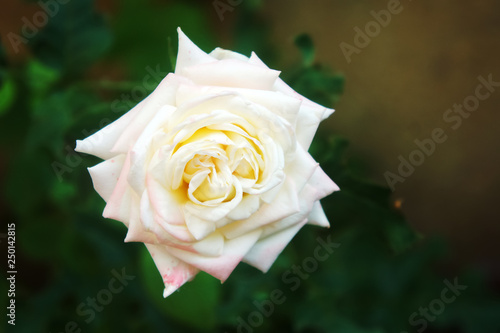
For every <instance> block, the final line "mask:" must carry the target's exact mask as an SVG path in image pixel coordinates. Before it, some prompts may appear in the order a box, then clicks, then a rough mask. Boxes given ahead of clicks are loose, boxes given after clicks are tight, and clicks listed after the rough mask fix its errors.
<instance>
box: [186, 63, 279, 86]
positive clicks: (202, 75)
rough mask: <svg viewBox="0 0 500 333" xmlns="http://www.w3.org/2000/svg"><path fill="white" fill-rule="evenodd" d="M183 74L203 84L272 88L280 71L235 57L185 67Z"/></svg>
mask: <svg viewBox="0 0 500 333" xmlns="http://www.w3.org/2000/svg"><path fill="white" fill-rule="evenodd" d="M182 75H183V76H185V77H187V78H189V79H191V80H192V81H193V82H195V83H197V84H202V85H212V86H222V87H235V88H250V89H262V90H270V89H272V87H273V86H274V84H275V82H276V80H277V79H278V76H279V75H280V72H279V71H275V70H272V69H268V68H263V67H261V66H257V65H254V64H251V63H248V62H244V61H241V60H235V59H226V60H220V61H217V62H213V63H208V64H201V65H196V66H190V67H185V68H184V69H183V71H182Z"/></svg>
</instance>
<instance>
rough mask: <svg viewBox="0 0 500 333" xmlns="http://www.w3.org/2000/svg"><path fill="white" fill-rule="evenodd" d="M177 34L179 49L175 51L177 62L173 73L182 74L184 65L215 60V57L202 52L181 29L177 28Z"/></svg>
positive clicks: (188, 65)
mask: <svg viewBox="0 0 500 333" xmlns="http://www.w3.org/2000/svg"><path fill="white" fill-rule="evenodd" d="M177 32H178V34H179V49H178V51H177V62H176V64H175V74H181V75H182V74H183V71H184V69H185V68H186V67H190V66H194V65H200V64H205V63H209V62H214V61H216V59H215V58H213V57H211V56H209V55H208V54H206V53H205V52H203V51H202V50H201V49H200V48H199V47H198V46H196V44H194V43H193V42H192V41H191V40H190V39H189V38H188V37H187V36H186V35H185V34H184V33H183V32H182V30H181V28H177Z"/></svg>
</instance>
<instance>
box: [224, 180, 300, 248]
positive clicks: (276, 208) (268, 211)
mask: <svg viewBox="0 0 500 333" xmlns="http://www.w3.org/2000/svg"><path fill="white" fill-rule="evenodd" d="M297 212H300V204H299V202H298V198H297V190H296V189H295V184H294V183H293V182H291V181H290V180H285V183H284V184H283V187H282V188H281V191H280V193H279V194H278V196H277V197H276V199H274V201H273V202H272V203H271V204H263V205H262V206H261V207H260V209H259V210H258V211H256V212H255V213H254V214H252V215H251V216H250V217H249V218H248V219H245V220H239V221H234V222H233V223H230V224H228V225H226V226H225V227H223V228H221V232H222V233H223V234H224V236H225V237H226V238H228V239H233V238H237V237H240V236H242V235H244V234H245V233H247V232H250V231H252V230H254V229H259V228H262V227H263V226H265V225H268V224H270V223H272V222H276V221H279V220H282V219H284V218H286V217H287V216H290V215H292V214H295V213H297Z"/></svg>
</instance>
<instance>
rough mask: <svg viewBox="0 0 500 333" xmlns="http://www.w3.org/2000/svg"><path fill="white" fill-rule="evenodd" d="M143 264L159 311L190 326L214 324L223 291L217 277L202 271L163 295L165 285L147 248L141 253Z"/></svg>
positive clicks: (209, 325) (145, 281)
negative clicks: (191, 279)
mask: <svg viewBox="0 0 500 333" xmlns="http://www.w3.org/2000/svg"><path fill="white" fill-rule="evenodd" d="M141 267H142V278H143V281H144V287H145V288H146V291H147V293H148V296H149V297H150V298H151V300H152V301H153V302H154V303H155V304H156V306H157V307H158V309H159V310H160V311H162V312H163V313H164V314H166V315H167V316H169V317H171V318H173V319H175V320H177V321H178V322H181V323H182V324H184V325H186V326H187V327H191V328H194V329H198V330H211V329H213V328H214V327H215V325H216V309H217V303H218V301H219V294H220V282H219V281H218V280H217V279H215V278H213V277H212V276H210V275H208V274H206V273H204V272H200V273H198V275H197V276H196V278H195V279H194V280H193V281H190V282H188V283H186V284H185V285H184V286H182V287H181V288H180V289H179V290H178V291H176V292H174V293H173V294H172V295H170V296H168V297H167V298H163V289H164V288H165V286H164V284H163V282H162V279H161V276H160V274H159V273H158V269H157V268H156V266H155V264H154V262H153V259H152V258H151V255H150V254H149V252H148V251H147V249H146V248H144V251H143V253H142V255H141Z"/></svg>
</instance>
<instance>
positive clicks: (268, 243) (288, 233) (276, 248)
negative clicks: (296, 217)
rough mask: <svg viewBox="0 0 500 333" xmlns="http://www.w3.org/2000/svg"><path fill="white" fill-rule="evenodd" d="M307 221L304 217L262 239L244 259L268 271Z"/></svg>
mask: <svg viewBox="0 0 500 333" xmlns="http://www.w3.org/2000/svg"><path fill="white" fill-rule="evenodd" d="M306 222H307V220H305V219H304V220H303V221H301V222H300V223H297V224H294V225H292V226H290V227H288V228H286V229H284V230H281V231H280V232H277V233H275V234H272V235H270V236H268V237H265V238H263V239H260V240H259V241H258V242H257V243H256V244H255V245H254V246H253V247H252V249H251V250H250V251H249V252H248V253H247V255H246V256H245V258H244V260H243V261H244V262H246V263H247V264H249V265H252V266H254V267H255V268H258V269H260V270H261V271H263V272H264V273H266V272H267V271H268V270H269V268H271V265H272V264H273V263H274V262H275V261H276V258H278V256H279V255H280V253H281V252H282V251H283V250H284V249H285V247H286V246H287V245H288V243H290V241H291V240H292V238H293V237H294V236H295V235H296V234H297V232H298V231H299V230H300V229H301V228H302V226H304V224H305V223H306Z"/></svg>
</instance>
